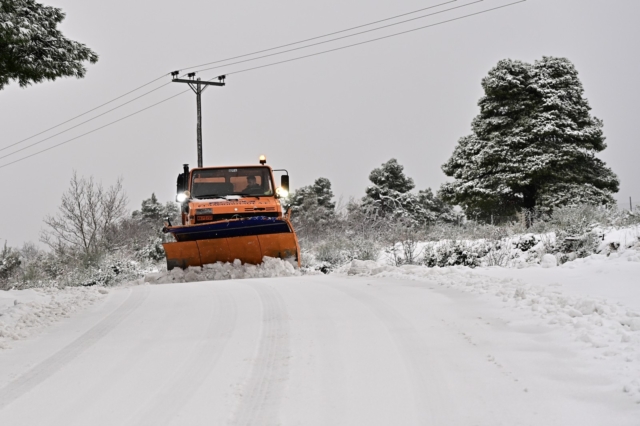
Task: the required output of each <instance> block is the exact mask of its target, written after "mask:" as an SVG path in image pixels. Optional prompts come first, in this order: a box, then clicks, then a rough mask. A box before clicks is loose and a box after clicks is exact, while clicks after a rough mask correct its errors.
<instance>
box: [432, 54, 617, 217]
mask: <svg viewBox="0 0 640 426" xmlns="http://www.w3.org/2000/svg"><path fill="white" fill-rule="evenodd" d="M482 87H483V89H484V92H485V95H484V96H483V97H482V98H481V99H480V101H479V102H478V105H479V106H480V114H479V115H478V116H477V117H476V118H475V119H474V120H473V123H472V134H471V135H468V136H464V137H462V138H461V139H460V140H459V141H458V145H457V146H456V148H455V150H454V152H453V155H452V156H451V158H450V159H449V160H448V161H447V162H446V163H445V164H444V165H443V166H442V169H443V171H444V172H445V173H446V174H447V176H451V177H453V178H454V179H455V180H454V181H453V182H451V183H446V184H444V185H443V186H442V188H441V190H440V195H441V196H442V197H443V198H444V199H446V200H448V201H451V202H453V203H454V204H459V205H460V206H462V207H463V209H464V211H465V213H466V214H467V215H468V216H476V215H477V216H479V217H481V218H488V217H489V216H490V215H491V214H498V215H514V214H515V213H516V212H519V211H522V210H523V209H524V210H531V209H533V208H534V207H535V208H538V209H542V210H544V209H546V210H550V209H553V208H554V207H556V206H560V205H566V204H568V203H594V204H608V203H612V202H613V197H612V195H611V194H612V193H615V192H617V191H618V185H619V182H618V179H617V177H616V175H615V174H614V173H613V172H612V171H611V169H609V168H608V167H607V166H606V165H605V163H604V162H603V161H602V160H600V159H598V158H597V157H596V156H595V155H596V153H598V152H600V151H602V150H604V149H605V148H606V144H605V142H604V140H605V138H604V136H603V132H602V121H601V120H599V119H597V118H595V117H593V116H591V114H590V109H591V108H590V107H589V103H588V101H587V99H586V98H585V97H584V89H583V87H582V83H581V82H580V80H579V78H578V72H577V70H576V68H575V67H574V65H573V64H572V63H571V62H570V61H569V60H568V59H565V58H554V57H543V58H542V60H539V61H536V62H535V63H534V64H528V63H525V62H521V61H513V60H510V59H507V60H502V61H500V62H499V63H498V64H497V66H496V67H495V68H493V69H492V70H491V71H490V72H489V75H488V76H487V77H485V78H484V79H483V80H482ZM477 216H476V217H477Z"/></svg>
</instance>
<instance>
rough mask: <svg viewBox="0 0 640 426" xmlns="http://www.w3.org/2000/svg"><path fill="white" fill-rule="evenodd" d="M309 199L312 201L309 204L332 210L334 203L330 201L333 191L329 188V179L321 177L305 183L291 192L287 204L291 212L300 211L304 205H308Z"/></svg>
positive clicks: (334, 206)
mask: <svg viewBox="0 0 640 426" xmlns="http://www.w3.org/2000/svg"><path fill="white" fill-rule="evenodd" d="M310 200H311V201H313V202H312V203H311V204H314V205H317V206H318V207H322V208H324V209H326V210H327V211H331V212H333V210H334V209H335V208H336V204H335V203H334V202H333V201H332V200H333V191H332V190H331V181H330V180H329V179H327V178H323V177H321V178H318V179H316V180H315V182H314V183H313V185H307V186H303V187H302V188H299V189H297V190H296V191H294V192H293V193H292V194H291V197H290V198H289V205H290V206H291V209H292V210H293V212H300V211H302V210H304V209H305V208H304V206H305V205H309V201H310Z"/></svg>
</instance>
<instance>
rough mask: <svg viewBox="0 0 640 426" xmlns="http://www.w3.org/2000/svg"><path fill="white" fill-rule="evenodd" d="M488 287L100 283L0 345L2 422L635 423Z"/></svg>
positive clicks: (563, 348) (551, 334)
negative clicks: (66, 315) (64, 315)
mask: <svg viewBox="0 0 640 426" xmlns="http://www.w3.org/2000/svg"><path fill="white" fill-rule="evenodd" d="M494 299H495V300H496V302H495V303H493V302H491V301H490V300H488V299H487V300H485V299H483V296H481V295H474V294H469V293H465V292H462V291H459V290H457V289H454V288H447V287H444V286H441V285H438V284H437V283H436V282H435V281H433V282H430V281H428V280H426V281H423V282H414V281H408V280H401V279H398V278H394V277H386V278H371V277H338V276H303V277H288V278H263V279H248V280H232V281H213V282H200V283H181V284H166V285H140V286H133V287H126V288H117V289H110V290H109V294H107V295H106V296H105V297H103V298H101V299H100V300H98V301H97V302H95V304H94V305H92V306H91V307H90V308H88V309H86V310H85V311H83V312H82V313H80V314H76V315H75V316H74V317H73V318H70V319H66V320H64V321H61V322H59V323H57V324H56V325H54V326H51V327H50V328H49V329H48V330H47V332H46V333H42V334H41V335H39V336H37V338H31V339H27V340H24V341H18V342H16V343H15V344H13V348H12V349H10V350H3V351H0V425H13V426H15V425H65V426H69V425H83V426H84V425H110V426H112V425H154V426H157V425H165V424H166V425H205V424H206V425H465V426H466V425H492V426H494V425H509V426H514V425H545V426H547V425H563V426H567V425H580V426H584V425H638V424H640V404H637V402H636V400H635V399H634V398H631V397H629V395H627V394H625V393H624V392H623V391H622V390H620V389H619V388H618V387H617V386H618V383H615V382H614V381H612V380H611V379H610V378H608V376H607V375H605V374H603V373H602V372H601V371H599V370H598V368H597V360H589V359H587V358H585V357H583V356H581V355H580V354H579V351H578V349H577V348H576V347H575V344H576V343H575V342H574V341H570V340H568V339H566V336H565V335H564V334H563V333H566V331H564V330H563V329H560V328H558V327H555V328H554V327H552V326H546V325H544V324H542V323H541V324H538V325H532V323H531V321H530V319H527V318H528V317H527V318H525V316H524V315H525V313H524V312H517V311H514V310H513V309H510V308H507V307H505V306H504V305H502V304H501V302H500V300H499V298H495V297H494ZM521 316H522V318H521Z"/></svg>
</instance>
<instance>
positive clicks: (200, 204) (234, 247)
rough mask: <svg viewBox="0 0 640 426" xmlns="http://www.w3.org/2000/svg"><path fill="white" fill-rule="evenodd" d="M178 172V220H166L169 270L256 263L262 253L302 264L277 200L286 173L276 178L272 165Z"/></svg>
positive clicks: (286, 180) (284, 189)
mask: <svg viewBox="0 0 640 426" xmlns="http://www.w3.org/2000/svg"><path fill="white" fill-rule="evenodd" d="M183 167H184V169H183V172H182V173H180V174H179V175H178V180H177V195H176V201H177V202H179V203H180V206H181V216H182V224H180V225H177V224H176V225H173V224H171V223H170V222H166V223H165V227H164V228H163V232H165V233H170V234H172V235H173V237H174V238H175V242H170V243H164V244H163V246H164V251H165V255H166V258H167V269H169V270H171V269H173V268H182V269H185V268H187V267H189V266H203V265H206V264H208V263H215V262H233V261H234V260H235V259H239V260H240V261H241V262H242V263H249V264H254V265H257V264H260V263H262V261H263V258H264V256H270V257H277V258H280V259H286V260H293V261H295V262H297V263H298V266H300V245H299V244H298V238H297V237H296V234H295V232H294V230H293V226H292V225H291V221H290V216H291V214H290V210H288V211H286V212H285V211H284V210H283V206H282V203H281V202H280V200H281V199H282V198H285V197H286V196H287V195H288V191H289V174H288V172H287V171H286V170H283V169H281V170H275V171H276V172H284V174H282V176H281V182H280V187H278V188H276V187H275V185H274V183H275V180H274V170H273V169H272V168H271V167H270V166H268V165H267V164H266V158H265V157H264V156H260V164H259V165H247V166H229V167H198V168H194V169H191V170H190V169H189V165H188V164H185V165H184V166H183Z"/></svg>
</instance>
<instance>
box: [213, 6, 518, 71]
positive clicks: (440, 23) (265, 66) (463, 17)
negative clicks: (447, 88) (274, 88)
mask: <svg viewBox="0 0 640 426" xmlns="http://www.w3.org/2000/svg"><path fill="white" fill-rule="evenodd" d="M526 1H527V0H519V1H516V2H513V3H508V4H505V5H502V6H498V7H494V8H491V9H485V10H482V11H480V12H475V13H470V14H468V15H464V16H460V17H457V18H453V19H448V20H446V21H441V22H436V23H435V24H430V25H425V26H423V27H418V28H414V29H411V30H407V31H402V32H399V33H394V34H389V35H386V36H383V37H378V38H374V39H371V40H366V41H361V42H359V43H353V44H348V45H346V46H342V47H336V48H335V49H329V50H323V51H321V52H316V53H312V54H310V55H305V56H298V57H296V58H292V59H286V60H284V61H279V62H273V63H270V64H266V65H260V66H257V67H252V68H246V69H243V70H238V71H232V72H228V73H225V75H232V74H240V73H243V72H248V71H253V70H257V69H260V68H267V67H272V66H274V65H280V64H284V63H287V62H293V61H297V60H300V59H305V58H310V57H312V56H318V55H323V54H325V53H329V52H335V51H337V50H343V49H348V48H350V47H354V46H360V45H362V44H367V43H372V42H374V41H379V40H384V39H387V38H391V37H395V36H399V35H402V34H407V33H411V32H414V31H418V30H423V29H425V28H431V27H435V26H438V25H442V24H446V23H449V22H453V21H459V20H461V19H465V18H469V17H471V16H476V15H480V14H483V13H487V12H492V11H494V10H498V9H503V8H505V7H509V6H513V5H515V4H518V3H524V2H526ZM214 78H215V77H214Z"/></svg>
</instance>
